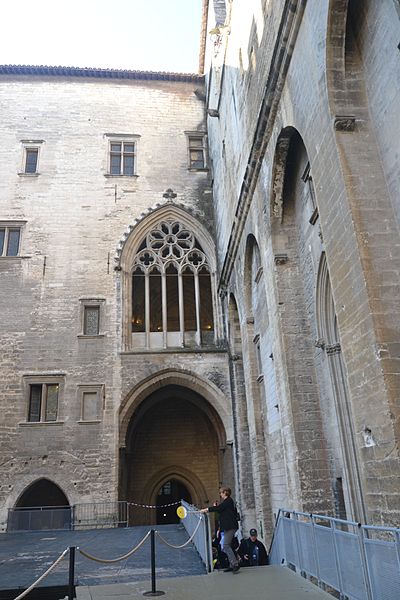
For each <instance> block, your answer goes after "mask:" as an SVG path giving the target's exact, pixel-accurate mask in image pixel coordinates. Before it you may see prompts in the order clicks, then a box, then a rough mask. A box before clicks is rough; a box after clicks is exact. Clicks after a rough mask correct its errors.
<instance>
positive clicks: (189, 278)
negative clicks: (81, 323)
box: [131, 220, 214, 348]
mask: <svg viewBox="0 0 400 600" xmlns="http://www.w3.org/2000/svg"><path fill="white" fill-rule="evenodd" d="M131 272H132V316H131V321H132V336H133V340H132V341H133V346H134V347H143V348H163V347H164V348H167V347H183V346H192V345H200V344H207V343H211V342H212V340H213V331H214V317H213V301H212V298H213V296H212V285H211V277H210V267H209V263H208V260H207V257H206V255H205V253H204V251H203V249H202V247H201V245H200V243H199V242H198V240H197V239H196V237H195V236H194V234H193V232H192V231H190V230H189V229H187V228H185V226H184V225H183V224H182V223H180V222H178V221H167V220H164V221H161V222H160V223H158V224H157V225H156V227H154V228H153V229H151V230H150V231H149V232H148V233H147V235H146V237H145V239H144V240H143V241H142V243H141V244H140V246H139V249H138V252H137V254H136V256H135V257H134V260H133V264H132V271H131Z"/></svg>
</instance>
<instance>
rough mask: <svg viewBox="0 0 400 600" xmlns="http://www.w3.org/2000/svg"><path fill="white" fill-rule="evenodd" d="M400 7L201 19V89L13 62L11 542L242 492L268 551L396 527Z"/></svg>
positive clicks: (2, 240)
mask: <svg viewBox="0 0 400 600" xmlns="http://www.w3.org/2000/svg"><path fill="white" fill-rule="evenodd" d="M398 9H399V5H398V2H397V0H384V1H382V0H381V1H378V0H365V1H363V2H361V0H290V1H289V0H280V1H277V2H275V1H273V0H246V1H245V0H233V1H229V0H226V1H225V0H214V1H213V0H204V2H203V15H204V16H203V34H202V43H201V72H203V68H204V73H205V75H204V76H203V75H199V76H197V75H183V74H181V75H180V74H173V73H143V72H140V71H107V70H98V69H73V68H68V69H67V68H66V69H63V68H50V67H1V68H0V103H1V106H2V118H1V122H0V127H1V130H2V136H1V140H2V141H1V151H0V173H1V178H0V248H1V253H0V280H1V291H0V305H1V312H0V315H1V317H0V319H1V327H0V336H1V348H2V352H1V355H0V377H1V385H0V405H1V407H2V410H1V421H0V423H1V429H0V448H1V481H0V505H1V507H2V508H1V523H2V528H3V529H5V527H6V521H7V511H8V509H11V508H14V507H16V506H19V507H27V506H32V505H33V506H35V505H44V504H46V505H51V504H65V503H67V504H70V505H72V504H79V503H95V502H103V501H106V500H108V501H115V500H117V499H120V500H128V501H129V502H131V503H134V504H140V505H152V506H157V505H159V506H161V505H163V503H165V504H167V503H168V499H172V500H175V498H176V497H178V496H179V497H180V496H182V495H183V496H185V497H186V498H187V499H189V500H190V501H192V502H194V503H195V504H199V505H204V504H206V503H208V502H211V501H212V500H214V499H215V498H216V494H217V489H218V486H219V485H220V484H221V483H224V484H229V485H231V486H232V487H233V488H234V490H235V496H236V498H237V500H238V503H239V506H240V510H241V513H242V515H243V520H242V526H243V528H244V529H247V528H249V527H251V526H254V525H256V526H257V527H258V528H259V529H260V531H261V533H262V535H263V536H267V537H268V535H269V534H270V532H271V531H272V527H273V520H274V516H275V515H276V514H277V511H278V509H279V508H282V507H283V508H294V509H300V510H304V511H308V512H310V511H311V512H313V513H317V512H324V513H329V514H332V515H337V516H341V517H345V518H352V519H357V520H359V521H368V522H372V523H375V524H380V523H385V524H388V525H390V524H398V518H399V513H400V464H399V435H400V432H399V399H398V398H399V389H400V386H399V359H400V355H399V348H400V338H399V330H400V311H399V306H398V290H399V270H400V255H399V251H398V249H399V247H400V245H399V224H400V223H399V221H400V217H399V215H400V204H399V198H398V189H399V186H398V184H399V177H400V165H399V156H400V153H399V152H398V147H399V142H398V140H399V139H400V132H399V127H400V124H399V120H398V118H397V114H398V112H399V108H400V107H399V104H400V101H399V98H400V94H399V92H400V89H399V88H400V76H399V75H398V73H399V70H398V61H399V52H398V48H397V45H398V38H399V32H400V20H399V11H398ZM132 506H133V505H132ZM162 519H163V514H162V511H161V512H160V511H156V510H154V509H151V508H145V507H143V508H141V507H135V508H132V511H131V515H130V522H131V523H154V522H156V521H157V522H163V521H162Z"/></svg>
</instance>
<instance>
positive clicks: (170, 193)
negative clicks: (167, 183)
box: [163, 188, 176, 202]
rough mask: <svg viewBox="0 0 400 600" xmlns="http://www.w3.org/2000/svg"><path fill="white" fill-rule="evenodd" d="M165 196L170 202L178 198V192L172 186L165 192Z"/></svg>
mask: <svg viewBox="0 0 400 600" xmlns="http://www.w3.org/2000/svg"><path fill="white" fill-rule="evenodd" d="M163 198H166V199H167V200H168V202H172V201H173V200H174V199H175V198H176V194H175V192H174V191H173V190H171V188H168V189H167V191H166V192H164V194H163Z"/></svg>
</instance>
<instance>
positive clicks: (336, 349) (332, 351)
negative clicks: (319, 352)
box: [325, 343, 342, 356]
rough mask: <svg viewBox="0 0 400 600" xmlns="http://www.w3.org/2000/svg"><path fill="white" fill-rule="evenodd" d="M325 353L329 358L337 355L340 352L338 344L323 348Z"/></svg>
mask: <svg viewBox="0 0 400 600" xmlns="http://www.w3.org/2000/svg"><path fill="white" fill-rule="evenodd" d="M325 350H326V353H327V354H328V355H329V356H330V355H332V354H339V353H340V352H341V351H342V348H341V346H340V344H339V343H338V344H330V345H328V346H325Z"/></svg>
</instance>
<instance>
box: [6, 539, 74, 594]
mask: <svg viewBox="0 0 400 600" xmlns="http://www.w3.org/2000/svg"><path fill="white" fill-rule="evenodd" d="M68 552H69V548H66V549H65V550H64V552H63V553H62V554H60V556H59V557H58V558H57V560H56V561H55V562H53V564H52V565H50V567H49V568H48V569H47V571H46V572H45V573H43V575H41V576H40V577H39V579H36V581H34V582H33V583H32V585H30V586H29V587H28V588H27V589H26V590H25V591H24V592H22V594H20V595H19V596H17V597H16V598H14V600H21V598H24V597H25V596H26V595H27V594H29V592H31V591H32V590H33V588H34V587H36V586H37V585H38V583H40V582H41V581H42V580H43V579H44V578H45V577H47V575H49V573H51V572H52V570H53V569H55V568H56V566H57V565H58V563H60V562H61V561H62V559H63V558H64V557H65V555H66V554H68Z"/></svg>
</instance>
